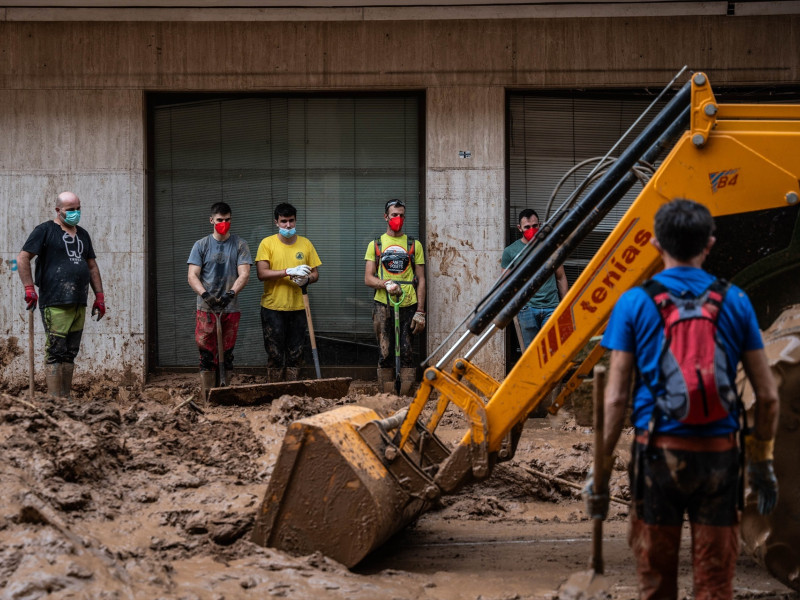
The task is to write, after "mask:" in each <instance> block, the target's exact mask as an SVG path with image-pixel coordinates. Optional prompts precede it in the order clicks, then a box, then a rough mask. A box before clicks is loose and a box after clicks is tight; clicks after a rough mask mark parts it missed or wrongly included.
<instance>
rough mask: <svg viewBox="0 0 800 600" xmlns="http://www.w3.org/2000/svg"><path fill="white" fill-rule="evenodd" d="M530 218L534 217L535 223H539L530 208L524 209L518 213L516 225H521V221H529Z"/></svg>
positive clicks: (537, 217)
mask: <svg viewBox="0 0 800 600" xmlns="http://www.w3.org/2000/svg"><path fill="white" fill-rule="evenodd" d="M531 217H536V220H537V221H541V219H540V218H539V214H538V213H537V212H536V211H535V210H533V209H532V208H524V209H522V210H521V211H520V212H519V218H518V219H517V225H519V224H520V223H522V219H530V218H531Z"/></svg>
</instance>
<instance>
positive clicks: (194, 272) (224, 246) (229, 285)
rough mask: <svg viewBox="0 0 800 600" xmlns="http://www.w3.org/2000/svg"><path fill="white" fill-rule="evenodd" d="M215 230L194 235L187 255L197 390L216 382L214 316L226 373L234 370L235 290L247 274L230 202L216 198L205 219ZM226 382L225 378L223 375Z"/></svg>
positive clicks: (245, 254) (243, 247)
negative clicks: (194, 308)
mask: <svg viewBox="0 0 800 600" xmlns="http://www.w3.org/2000/svg"><path fill="white" fill-rule="evenodd" d="M209 221H210V223H211V225H212V226H213V228H214V232H213V233H211V234H210V235H207V236H206V237H204V238H202V239H199V240H197V241H196V242H195V243H194V246H193V247H192V252H191V253H190V254H189V260H188V261H187V263H188V264H189V286H190V287H191V288H192V289H193V290H194V291H195V292H196V293H197V317H196V325H195V333H194V338H195V341H196V342H197V347H198V348H199V350H200V383H201V395H202V396H203V399H205V398H207V396H208V390H210V389H211V388H212V387H215V386H216V385H218V384H219V381H218V380H217V379H216V375H217V374H218V371H217V366H218V364H219V357H218V356H217V354H218V353H217V319H219V320H220V323H221V324H222V343H223V347H224V351H225V356H224V357H223V361H224V365H225V372H226V373H230V372H231V370H232V369H233V347H234V346H235V345H236V335H237V334H238V332H239V318H240V317H241V313H240V312H239V300H238V295H239V292H241V291H242V288H244V286H245V285H247V280H248V278H249V277H250V266H251V265H252V264H253V259H252V258H251V256H250V248H248V246H247V242H245V241H244V240H243V239H242V238H240V237H239V236H238V235H234V234H232V233H230V231H229V230H230V227H231V207H230V206H228V205H227V204H226V203H225V202H217V203H216V204H214V205H213V206H212V207H211V218H210V219H209ZM228 383H230V379H228Z"/></svg>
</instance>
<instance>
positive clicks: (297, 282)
mask: <svg viewBox="0 0 800 600" xmlns="http://www.w3.org/2000/svg"><path fill="white" fill-rule="evenodd" d="M292 283H293V284H295V285H296V286H298V287H303V286H304V285H305V284H307V283H308V277H298V276H297V275H292Z"/></svg>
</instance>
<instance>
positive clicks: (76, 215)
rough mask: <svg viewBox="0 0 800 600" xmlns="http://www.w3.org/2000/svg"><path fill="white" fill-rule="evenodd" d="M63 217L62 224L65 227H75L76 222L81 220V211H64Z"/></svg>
mask: <svg viewBox="0 0 800 600" xmlns="http://www.w3.org/2000/svg"><path fill="white" fill-rule="evenodd" d="M63 215H64V223H66V224H67V225H73V226H74V225H77V224H78V222H79V221H80V220H81V211H80V210H66V211H64V213H63Z"/></svg>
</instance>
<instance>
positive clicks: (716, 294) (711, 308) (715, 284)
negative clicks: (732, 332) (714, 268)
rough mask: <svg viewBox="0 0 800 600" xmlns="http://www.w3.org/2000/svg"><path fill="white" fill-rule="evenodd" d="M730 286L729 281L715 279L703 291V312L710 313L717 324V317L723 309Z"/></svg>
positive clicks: (709, 315)
mask: <svg viewBox="0 0 800 600" xmlns="http://www.w3.org/2000/svg"><path fill="white" fill-rule="evenodd" d="M730 288H731V283H730V282H729V281H725V280H724V279H715V280H714V281H712V282H711V285H709V286H708V287H707V288H706V291H705V292H703V295H704V296H705V301H704V302H703V312H705V313H706V314H707V315H708V317H709V318H710V319H711V320H712V321H713V322H714V324H715V325H716V323H717V319H719V313H720V311H721V310H722V302H723V301H724V300H725V295H726V294H727V293H728V290H729V289H730Z"/></svg>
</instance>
